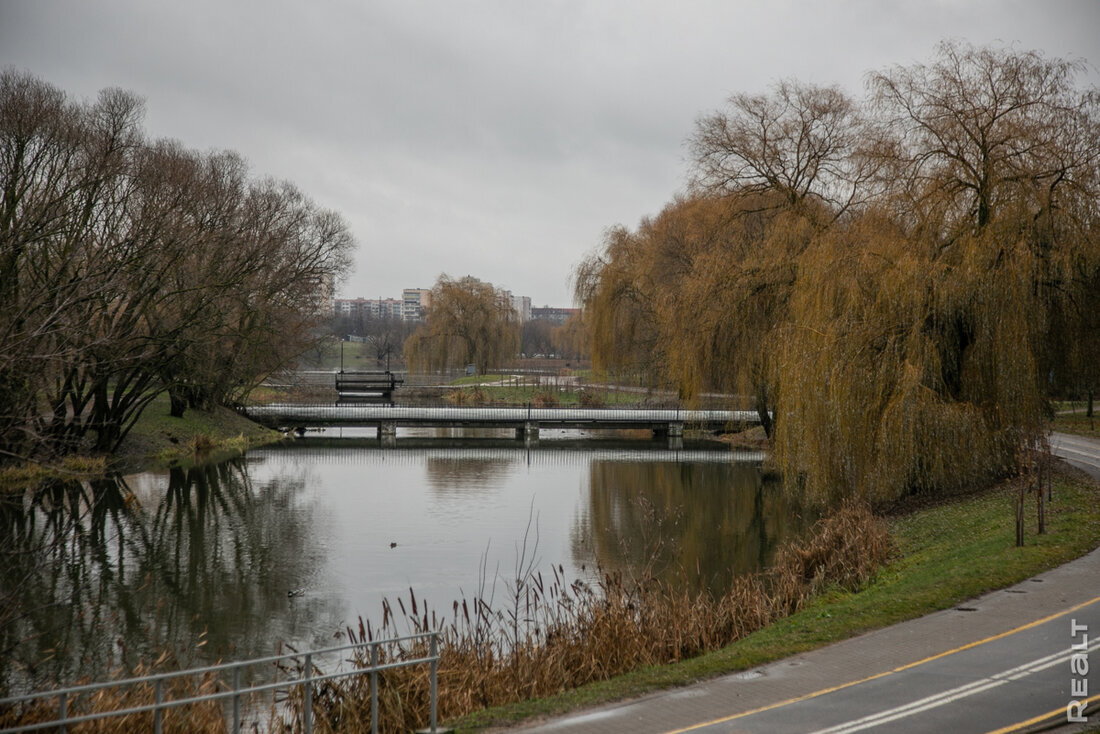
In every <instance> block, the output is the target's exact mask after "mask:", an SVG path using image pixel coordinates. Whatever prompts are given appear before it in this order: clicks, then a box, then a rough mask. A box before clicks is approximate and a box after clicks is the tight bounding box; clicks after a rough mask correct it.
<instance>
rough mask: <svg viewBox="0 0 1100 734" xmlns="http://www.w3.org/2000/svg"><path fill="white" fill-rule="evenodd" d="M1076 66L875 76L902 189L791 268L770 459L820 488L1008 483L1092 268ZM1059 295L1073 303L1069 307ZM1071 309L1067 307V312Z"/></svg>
mask: <svg viewBox="0 0 1100 734" xmlns="http://www.w3.org/2000/svg"><path fill="white" fill-rule="evenodd" d="M1076 69H1077V67H1075V66H1074V65H1073V64H1071V63H1069V62H1066V61H1062V60H1048V59H1045V58H1044V57H1042V56H1041V55H1039V54H1036V53H1015V52H1011V51H1002V50H994V49H976V48H972V47H969V46H961V45H953V44H945V45H941V47H940V48H939V52H938V57H937V59H936V60H935V61H934V63H932V64H930V65H927V66H925V65H916V66H914V67H898V68H896V69H893V70H891V71H889V72H884V73H881V74H876V75H874V76H872V77H871V85H872V91H873V93H874V98H873V100H874V103H875V104H876V106H877V110H878V111H879V112H880V114H881V115H882V117H881V118H880V119H881V128H880V132H881V135H882V144H881V146H880V148H879V150H882V151H888V154H889V156H890V159H889V160H888V161H887V163H888V165H889V168H890V170H891V171H892V172H893V176H894V180H895V181H896V182H897V186H896V187H895V188H894V189H893V190H892V191H890V192H888V195H886V196H883V197H882V198H881V200H880V201H879V202H878V203H877V206H876V210H875V211H874V212H873V213H868V214H866V215H864V216H862V217H859V218H856V219H855V220H854V221H851V222H848V223H846V225H845V226H844V227H837V228H833V229H832V230H830V231H829V232H828V233H827V235H825V236H822V237H821V238H819V239H818V240H817V241H816V242H815V244H814V245H813V246H812V247H811V248H808V249H807V251H806V252H805V253H804V255H803V257H802V258H801V260H800V263H799V272H800V282H799V283H798V286H797V288H796V294H795V295H794V297H793V298H792V303H791V320H790V323H789V324H788V325H787V333H786V338H785V339H784V340H783V344H784V350H783V353H782V356H781V359H780V365H779V373H780V376H781V377H780V379H781V380H782V384H783V386H784V391H783V394H782V398H781V401H780V407H781V410H782V411H783V414H784V415H785V416H787V418H788V420H787V422H786V423H785V424H784V425H781V426H780V428H779V432H778V435H777V442H776V445H777V454H778V459H779V462H780V465H781V466H782V468H783V470H784V472H785V474H786V475H787V476H789V477H800V478H802V479H803V480H804V486H805V487H806V488H807V490H808V491H809V492H810V493H811V494H813V495H816V496H818V497H822V498H826V497H829V498H831V497H836V496H839V495H842V494H850V493H855V494H858V495H861V496H865V497H869V498H873V499H889V498H895V497H898V496H901V495H903V494H905V493H907V492H912V491H930V490H936V491H951V490H954V489H958V488H961V487H964V486H968V485H971V484H973V483H975V482H979V481H988V480H989V479H991V478H994V477H996V476H1000V475H1004V474H1005V473H1007V472H1008V471H1009V470H1010V469H1011V468H1012V467H1013V466H1014V463H1015V461H1016V458H1017V455H1018V454H1017V452H1018V451H1019V450H1020V448H1021V447H1022V446H1026V445H1029V444H1031V443H1033V442H1034V441H1035V439H1036V438H1037V436H1038V435H1039V434H1040V432H1041V430H1042V425H1043V420H1044V409H1045V405H1046V402H1045V400H1046V394H1047V387H1048V385H1047V383H1048V381H1049V376H1050V370H1051V366H1052V365H1054V364H1058V363H1062V362H1063V361H1064V360H1063V357H1062V355H1061V354H1060V350H1058V349H1057V344H1055V343H1054V341H1053V340H1052V331H1051V326H1052V323H1053V321H1052V320H1053V319H1054V317H1055V315H1058V316H1059V318H1060V320H1061V322H1062V326H1063V329H1064V333H1065V332H1068V333H1072V334H1073V335H1074V338H1077V339H1085V340H1095V339H1096V336H1097V335H1096V334H1095V333H1092V334H1090V333H1088V331H1087V328H1086V326H1087V325H1086V322H1085V321H1083V320H1081V319H1080V318H1078V316H1083V315H1084V314H1085V313H1086V310H1087V309H1086V310H1082V309H1081V308H1080V306H1081V305H1084V303H1086V302H1087V301H1088V300H1089V299H1090V298H1091V299H1092V303H1095V297H1094V296H1090V295H1089V294H1088V292H1087V279H1085V278H1082V277H1081V276H1082V274H1084V273H1089V272H1095V268H1096V266H1097V263H1098V262H1100V261H1098V260H1097V259H1096V258H1097V252H1096V239H1095V228H1091V231H1090V229H1089V228H1088V227H1084V228H1083V227H1082V223H1084V222H1085V221H1086V220H1087V214H1086V210H1087V209H1088V208H1089V207H1090V206H1094V203H1092V202H1095V200H1096V189H1095V183H1096V180H1095V168H1096V164H1097V161H1098V142H1097V140H1098V138H1097V136H1096V129H1097V128H1096V120H1097V116H1096V106H1095V98H1094V97H1093V96H1090V95H1088V94H1082V93H1080V92H1079V91H1077V90H1076V89H1075V88H1074V87H1073V84H1072V80H1073V72H1074V71H1075V70H1076ZM1069 304H1077V305H1073V306H1071V307H1069V308H1067V305H1069ZM1075 314H1076V315H1075Z"/></svg>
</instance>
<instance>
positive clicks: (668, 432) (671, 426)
mask: <svg viewBox="0 0 1100 734" xmlns="http://www.w3.org/2000/svg"><path fill="white" fill-rule="evenodd" d="M653 437H654V438H683V437H684V424H683V423H682V422H677V421H669V422H668V423H666V424H664V425H661V426H656V427H654V429H653Z"/></svg>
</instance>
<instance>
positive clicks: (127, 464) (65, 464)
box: [0, 395, 284, 491]
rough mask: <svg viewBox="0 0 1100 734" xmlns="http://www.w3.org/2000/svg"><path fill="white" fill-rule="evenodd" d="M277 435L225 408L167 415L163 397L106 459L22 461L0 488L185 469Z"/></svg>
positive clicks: (0, 475)
mask: <svg viewBox="0 0 1100 734" xmlns="http://www.w3.org/2000/svg"><path fill="white" fill-rule="evenodd" d="M283 438H284V437H283V435H282V434H281V433H279V432H278V431H273V430H271V429H269V428H264V427H263V426H261V425H259V424H258V423H255V422H253V421H251V420H249V419H248V418H245V417H244V416H242V415H239V414H237V413H236V412H234V411H232V410H230V409H229V408H221V407H219V408H215V409H213V410H209V411H207V410H188V411H187V412H186V413H184V415H183V417H182V418H173V417H172V416H171V415H170V414H169V402H168V397H167V396H166V395H165V396H161V397H158V398H157V399H155V400H153V402H152V403H150V404H149V406H148V407H147V408H146V409H145V411H144V412H143V413H142V414H141V417H140V418H138V421H137V423H135V424H134V427H133V429H131V431H130V433H129V434H127V436H126V439H125V440H124V441H123V443H122V446H121V447H120V448H119V450H118V451H117V452H115V453H114V454H112V455H111V456H86V455H81V454H77V455H72V456H66V457H63V458H62V459H60V460H58V461H56V462H50V463H24V464H21V465H15V466H10V467H6V468H5V469H4V470H3V471H2V472H0V487H13V488H16V489H18V490H20V491H21V490H22V489H23V488H24V487H25V486H26V485H28V484H32V483H34V482H36V481H38V480H41V479H43V478H45V477H51V476H58V477H64V478H69V479H72V478H76V479H80V478H94V477H101V476H104V475H106V474H109V473H114V472H124V473H128V472H136V471H145V470H151V469H157V468H164V467H168V466H185V467H186V466H191V465H194V464H200V463H204V462H207V461H216V460H219V459H223V458H228V457H230V456H233V455H235V454H240V453H243V452H244V451H246V450H248V449H250V448H253V447H256V446H262V445H265V444H270V443H275V442H278V441H281V440H283Z"/></svg>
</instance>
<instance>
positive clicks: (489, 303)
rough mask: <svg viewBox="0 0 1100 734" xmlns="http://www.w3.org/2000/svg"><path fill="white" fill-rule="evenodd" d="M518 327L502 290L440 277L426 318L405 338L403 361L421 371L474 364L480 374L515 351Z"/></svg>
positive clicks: (466, 279)
mask: <svg viewBox="0 0 1100 734" xmlns="http://www.w3.org/2000/svg"><path fill="white" fill-rule="evenodd" d="M519 344H520V327H519V320H518V318H517V316H516V312H515V309H514V308H512V303H511V300H510V299H509V297H508V296H507V294H506V293H505V292H504V291H503V290H500V289H497V288H494V287H493V284H492V283H486V282H484V281H481V280H478V279H477V278H474V277H471V276H466V277H464V278H460V279H459V280H454V279H453V278H451V277H449V276H447V275H446V274H444V275H441V276H439V280H438V281H436V284H435V287H434V288H432V296H431V302H430V303H429V305H428V311H427V314H426V316H425V322H424V323H423V324H422V325H421V326H420V327H419V328H418V329H417V330H416V331H415V332H413V334H412V336H410V337H409V338H408V340H407V341H406V342H405V350H404V354H405V360H406V361H407V362H408V363H409V365H410V366H411V367H412V368H413V369H418V370H424V371H428V372H431V371H435V370H443V369H447V368H451V367H465V366H466V365H467V364H473V365H475V366H476V367H477V370H478V372H480V373H481V374H485V373H486V372H488V371H489V370H490V369H491V368H495V367H500V366H501V365H503V364H504V363H505V362H506V361H508V360H510V359H513V358H514V357H515V356H516V355H517V354H518V353H519Z"/></svg>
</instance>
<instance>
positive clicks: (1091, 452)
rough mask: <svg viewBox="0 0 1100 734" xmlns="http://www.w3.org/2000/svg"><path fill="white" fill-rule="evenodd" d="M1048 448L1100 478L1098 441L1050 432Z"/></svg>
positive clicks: (1099, 444) (1056, 454) (1099, 443)
mask: <svg viewBox="0 0 1100 734" xmlns="http://www.w3.org/2000/svg"><path fill="white" fill-rule="evenodd" d="M1050 450H1051V452H1052V453H1053V454H1054V455H1055V456H1058V457H1061V458H1063V459H1065V460H1066V461H1067V462H1068V463H1070V464H1072V465H1073V466H1075V467H1077V468H1078V469H1083V470H1084V471H1086V472H1088V473H1089V474H1091V475H1092V476H1093V477H1095V478H1097V479H1100V441H1097V440H1096V439H1094V438H1085V437H1084V436H1073V435H1071V434H1068V433H1052V434H1051V435H1050Z"/></svg>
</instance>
